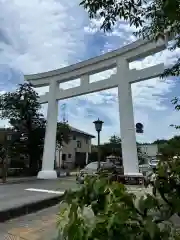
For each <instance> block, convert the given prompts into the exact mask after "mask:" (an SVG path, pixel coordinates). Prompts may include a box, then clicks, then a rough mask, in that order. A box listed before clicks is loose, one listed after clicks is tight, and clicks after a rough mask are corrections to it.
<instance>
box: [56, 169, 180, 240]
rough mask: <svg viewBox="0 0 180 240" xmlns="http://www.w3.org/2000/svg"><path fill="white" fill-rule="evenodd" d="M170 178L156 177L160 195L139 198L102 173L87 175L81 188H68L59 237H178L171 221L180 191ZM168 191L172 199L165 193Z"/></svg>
mask: <svg viewBox="0 0 180 240" xmlns="http://www.w3.org/2000/svg"><path fill="white" fill-rule="evenodd" d="M162 171H163V170H162V169H161V170H160V172H161V176H164V175H163V172H162ZM175 171H176V170H175ZM176 173H177V174H179V173H178V171H176ZM168 181H169V179H166V180H163V182H162V181H161V180H157V182H156V184H155V187H156V188H157V189H158V190H159V192H160V196H161V194H162V197H161V198H159V197H157V196H156V195H152V194H146V195H145V196H143V195H142V196H141V197H139V198H138V197H137V196H136V195H135V194H132V193H129V192H128V191H127V189H126V187H125V186H123V185H122V184H120V183H118V182H113V181H111V180H110V179H109V178H107V177H104V176H103V175H101V176H99V175H97V176H93V177H92V176H91V177H87V178H86V180H85V184H84V186H83V187H82V188H80V190H78V191H76V192H72V191H67V192H66V194H65V196H64V201H63V202H62V203H63V205H62V208H63V210H62V211H61V212H60V214H59V218H58V226H59V239H63V240H81V239H82V240H84V239H86V240H94V239H97V240H98V239H99V240H100V239H103V240H106V239H107V240H116V239H127V240H128V239H133V240H134V239H137V240H141V239H142V240H144V239H149V240H156V239H163V240H166V239H168V240H170V239H179V236H178V234H177V233H176V231H175V228H174V227H173V224H171V223H170V222H169V221H168V220H169V219H170V217H171V216H172V215H173V214H174V213H175V212H177V213H178V212H179V207H178V206H179V204H178V201H179V193H177V192H173V190H174V189H175V187H174V188H173V189H170V187H171V184H168ZM162 183H163V185H161V184H162ZM164 183H167V185H164ZM168 191H170V192H171V193H173V199H172V198H168V197H167V196H166V195H167V194H166V193H167V192H168ZM163 192H165V194H164V193H163ZM169 197H170V195H169ZM167 201H168V203H167ZM64 203H65V204H66V205H64Z"/></svg>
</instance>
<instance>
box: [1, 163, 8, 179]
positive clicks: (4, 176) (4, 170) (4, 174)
mask: <svg viewBox="0 0 180 240" xmlns="http://www.w3.org/2000/svg"><path fill="white" fill-rule="evenodd" d="M6 179H7V166H6V159H4V160H3V163H2V182H3V183H5V182H6Z"/></svg>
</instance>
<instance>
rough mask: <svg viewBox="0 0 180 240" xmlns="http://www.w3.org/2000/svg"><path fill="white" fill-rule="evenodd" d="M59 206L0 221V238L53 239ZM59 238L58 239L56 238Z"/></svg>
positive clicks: (16, 239) (56, 233) (55, 233)
mask: <svg viewBox="0 0 180 240" xmlns="http://www.w3.org/2000/svg"><path fill="white" fill-rule="evenodd" d="M58 211H59V206H58V205H56V206H53V207H51V208H47V209H44V210H41V211H39V212H37V213H33V214H28V215H26V216H21V217H19V218H17V219H13V220H10V221H8V222H6V223H0V239H1V240H54V239H56V238H57V235H58V232H57V228H56V222H57V213H58ZM58 240H59V239H58Z"/></svg>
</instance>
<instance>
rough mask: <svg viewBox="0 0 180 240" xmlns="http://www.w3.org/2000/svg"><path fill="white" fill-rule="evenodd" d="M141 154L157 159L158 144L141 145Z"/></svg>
mask: <svg viewBox="0 0 180 240" xmlns="http://www.w3.org/2000/svg"><path fill="white" fill-rule="evenodd" d="M139 147H140V149H141V152H142V153H145V154H146V155H147V156H148V157H156V155H157V154H158V145H157V144H149V145H148V144H143V145H139Z"/></svg>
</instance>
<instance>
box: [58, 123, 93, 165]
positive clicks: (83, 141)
mask: <svg viewBox="0 0 180 240" xmlns="http://www.w3.org/2000/svg"><path fill="white" fill-rule="evenodd" d="M92 138H95V136H93V135H91V134H89V133H86V132H83V131H81V130H79V129H76V128H73V127H71V136H70V141H69V143H68V144H64V146H63V147H62V150H61V149H57V150H56V163H57V166H65V167H67V168H69V169H72V168H74V167H83V166H84V165H86V163H87V162H88V155H89V153H91V139H92Z"/></svg>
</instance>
